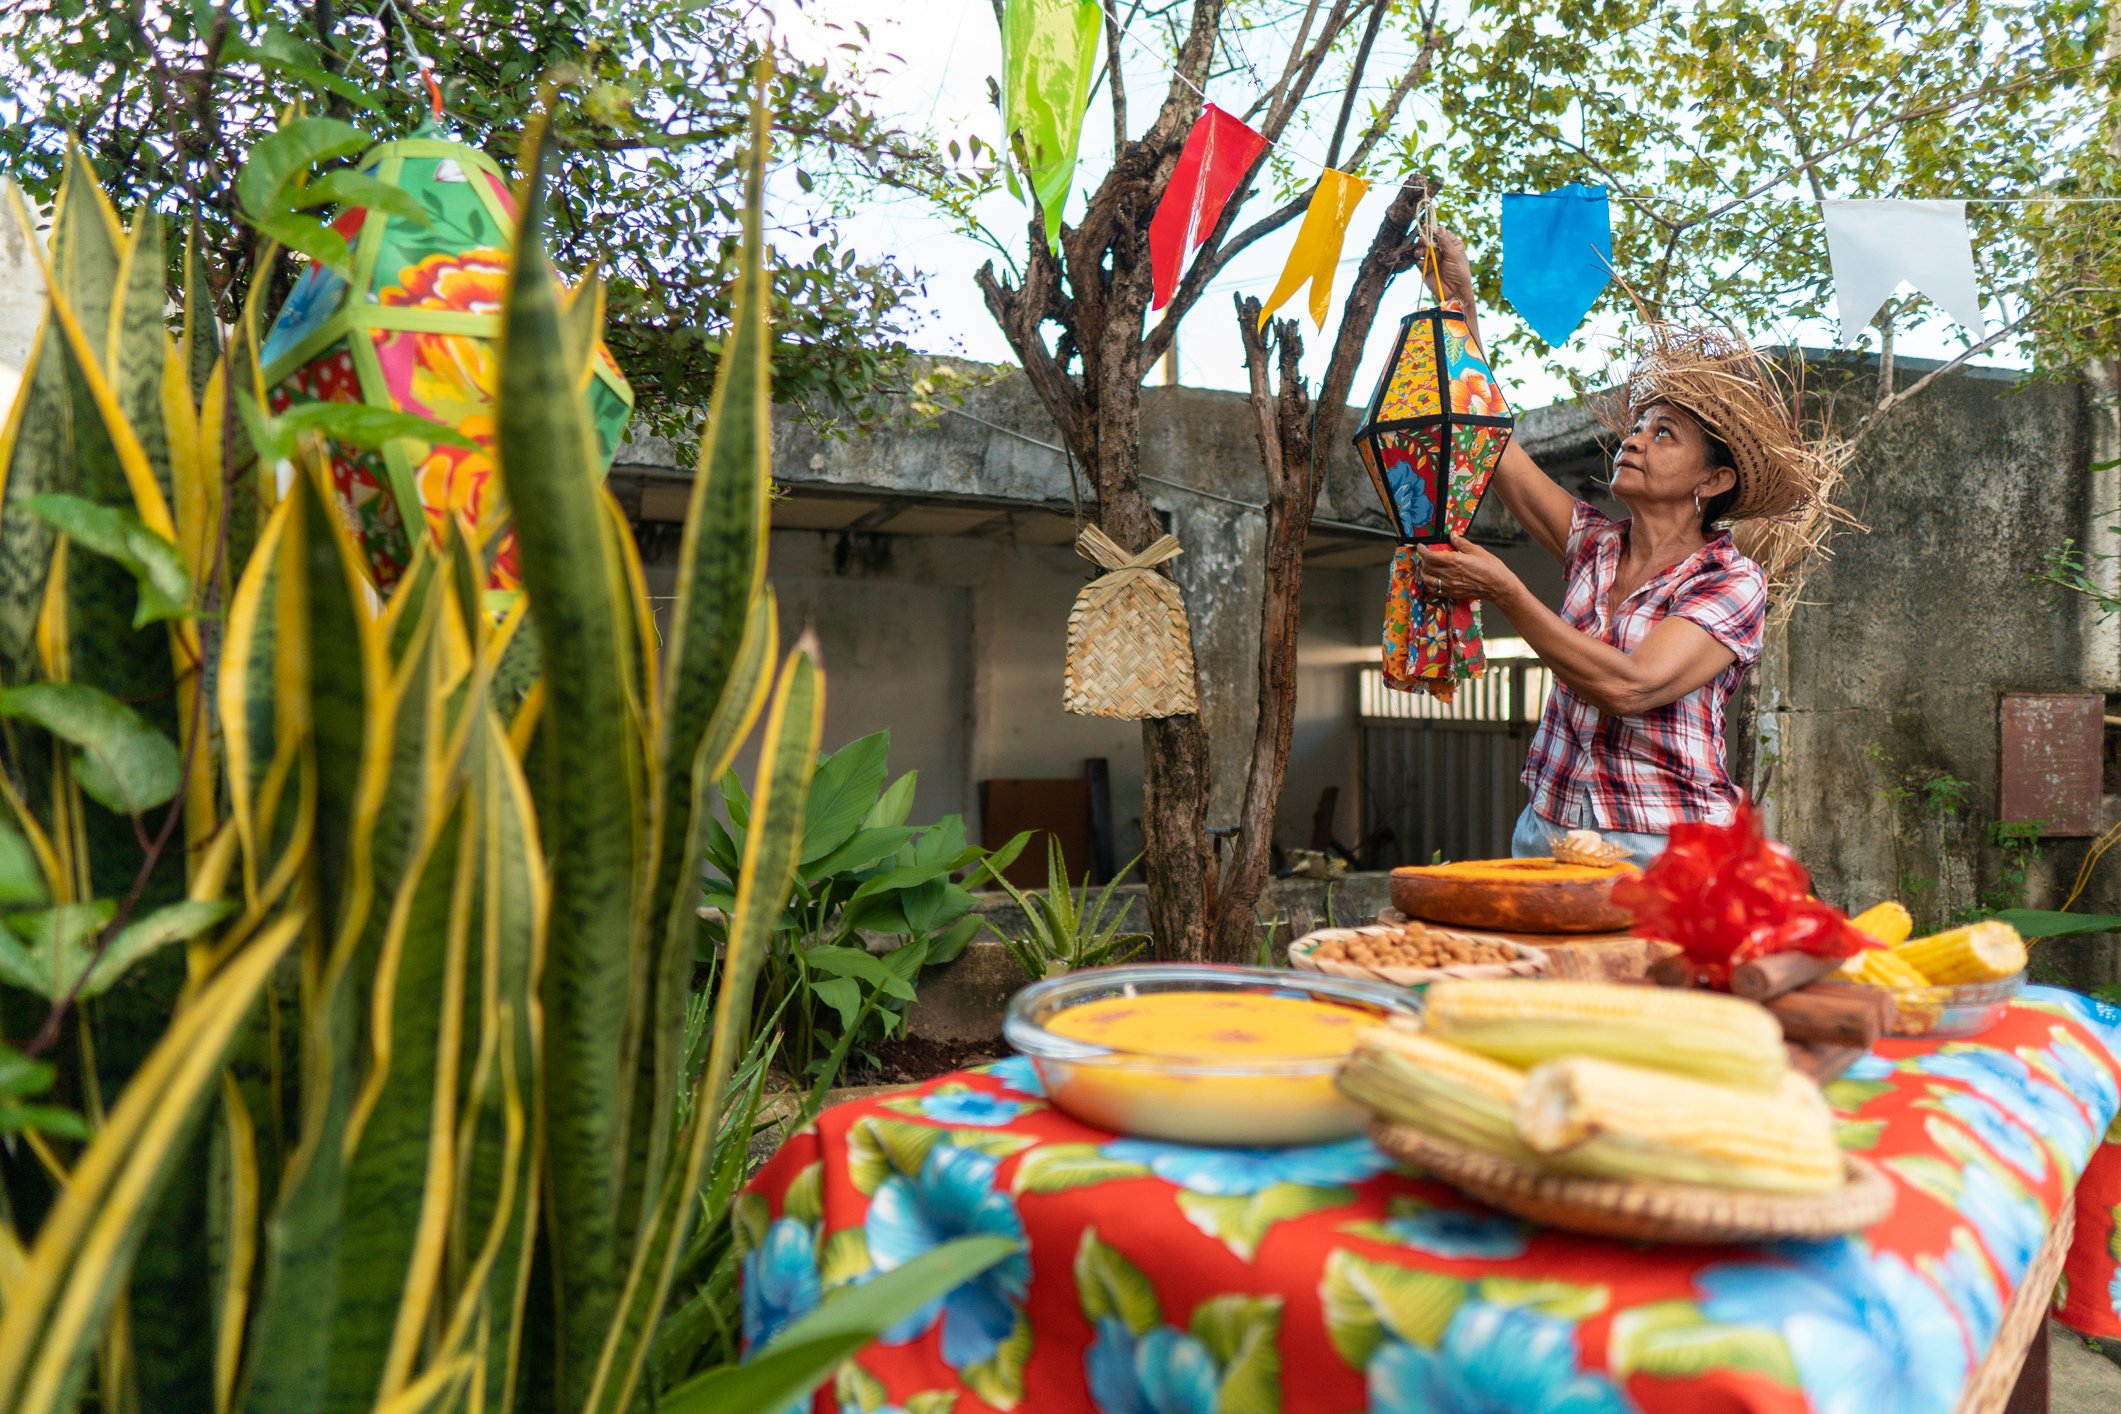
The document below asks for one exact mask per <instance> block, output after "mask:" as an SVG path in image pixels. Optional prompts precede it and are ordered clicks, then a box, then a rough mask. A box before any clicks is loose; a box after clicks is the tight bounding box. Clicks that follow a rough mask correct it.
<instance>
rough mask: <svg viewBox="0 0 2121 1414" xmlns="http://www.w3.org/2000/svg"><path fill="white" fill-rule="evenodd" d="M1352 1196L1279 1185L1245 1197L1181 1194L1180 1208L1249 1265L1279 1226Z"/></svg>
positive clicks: (1342, 1190)
mask: <svg viewBox="0 0 2121 1414" xmlns="http://www.w3.org/2000/svg"><path fill="white" fill-rule="evenodd" d="M1349 1197H1350V1194H1349V1191H1348V1190H1347V1189H1345V1188H1314V1187H1312V1186H1311V1185H1309V1184H1305V1183H1276V1184H1272V1185H1270V1186H1268V1187H1266V1188H1262V1189H1261V1190H1260V1191H1259V1192H1257V1193H1252V1194H1243V1195H1238V1194H1230V1195H1224V1194H1214V1193H1181V1194H1179V1195H1178V1207H1179V1211H1180V1212H1183V1213H1184V1214H1185V1215H1186V1217H1187V1218H1188V1220H1190V1221H1191V1222H1192V1224H1193V1225H1194V1226H1195V1227H1197V1228H1199V1229H1200V1230H1201V1231H1202V1232H1205V1233H1206V1234H1208V1236H1210V1237H1213V1238H1217V1239H1219V1240H1220V1241H1221V1242H1222V1244H1223V1245H1224V1246H1225V1247H1228V1248H1229V1249H1230V1250H1231V1251H1232V1252H1235V1253H1236V1254H1237V1255H1238V1256H1240V1257H1242V1258H1244V1259H1245V1260H1246V1261H1248V1262H1249V1261H1251V1260H1252V1259H1253V1258H1254V1257H1256V1256H1258V1255H1259V1244H1260V1243H1261V1242H1263V1241H1264V1240H1265V1239H1266V1236H1267V1233H1268V1232H1269V1231H1270V1230H1272V1228H1273V1227H1274V1225H1275V1224H1276V1223H1279V1222H1284V1221H1286V1220H1287V1219H1289V1218H1300V1217H1302V1216H1304V1215H1305V1214H1306V1213H1317V1212H1323V1211H1325V1210H1326V1209H1328V1208H1336V1207H1339V1206H1340V1205H1341V1204H1342V1203H1345V1202H1347V1201H1348V1198H1349Z"/></svg>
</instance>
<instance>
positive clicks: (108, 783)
mask: <svg viewBox="0 0 2121 1414" xmlns="http://www.w3.org/2000/svg"><path fill="white" fill-rule="evenodd" d="M0 716H4V717H12V718H14V719H15V720H17V721H24V722H31V723H34V724H35V725H37V726H40V727H42V728H43V729H44V730H46V731H48V732H50V733H51V734H52V735H53V736H55V737H58V738H59V739H60V740H61V741H64V742H67V743H69V744H70V745H72V746H73V747H74V748H75V755H74V780H75V782H76V783H77V784H78V785H79V786H80V787H81V789H82V790H83V791H84V792H86V793H87V795H88V796H89V798H90V799H91V800H94V801H96V802H97V803H98V804H100V805H102V806H104V807H105V808H106V809H110V810H115V811H118V812H120V813H122V814H127V815H138V814H140V813H141V812H143V811H147V810H152V809H154V808H155V807H156V806H158V805H163V804H166V803H167V802H168V801H169V800H170V799H171V797H173V796H175V795H176V793H177V787H178V786H179V785H180V784H181V783H182V780H183V762H182V760H181V758H180V757H179V756H178V754H177V744H176V743H175V742H173V741H171V740H170V739H169V738H168V737H166V736H164V735H163V734H162V733H161V732H159V731H157V730H155V728H154V727H153V726H151V725H150V724H149V723H148V720H147V719H146V718H145V717H143V716H141V715H140V714H139V713H138V712H135V711H134V710H133V709H132V708H130V707H128V706H126V705H125V704H124V703H123V702H120V701H118V700H117V699H116V698H114V697H112V696H111V695H110V694H109V693H107V692H104V691H102V690H100V689H98V688H93V687H89V686H87V685H86V684H83V683H75V682H32V683H24V684H23V685H22V686H21V687H10V688H6V689H0Z"/></svg>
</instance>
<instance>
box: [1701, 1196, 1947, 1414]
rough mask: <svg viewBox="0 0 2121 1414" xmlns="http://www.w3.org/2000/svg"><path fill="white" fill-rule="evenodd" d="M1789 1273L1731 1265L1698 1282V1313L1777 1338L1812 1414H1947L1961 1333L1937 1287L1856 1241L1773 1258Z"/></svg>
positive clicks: (1794, 1247) (1791, 1250) (1791, 1247)
mask: <svg viewBox="0 0 2121 1414" xmlns="http://www.w3.org/2000/svg"><path fill="white" fill-rule="evenodd" d="M1773 1250H1774V1251H1776V1252H1778V1253H1779V1254H1780V1255H1782V1256H1784V1257H1786V1258H1787V1259H1788V1262H1789V1264H1788V1265H1776V1264H1772V1263H1766V1262H1732V1263H1727V1264H1725V1265H1722V1266H1716V1267H1710V1268H1708V1269H1707V1270H1706V1271H1703V1272H1701V1273H1699V1274H1698V1275H1696V1276H1695V1278H1694V1285H1695V1288H1696V1290H1697V1291H1698V1292H1699V1293H1700V1298H1701V1299H1700V1306H1701V1310H1702V1313H1703V1314H1704V1315H1706V1316H1707V1317H1708V1318H1709V1319H1710V1320H1712V1321H1715V1322H1717V1323H1718V1324H1722V1325H1735V1326H1754V1327H1759V1328H1762V1329H1766V1330H1771V1331H1774V1332H1776V1333H1778V1334H1780V1335H1781V1336H1782V1338H1783V1341H1784V1343H1785V1344H1787V1345H1788V1346H1789V1350H1790V1357H1791V1359H1792V1360H1793V1361H1794V1362H1795V1364H1796V1366H1797V1378H1798V1381H1799V1383H1800V1384H1802V1385H1803V1387H1804V1393H1805V1397H1806V1398H1807V1399H1809V1400H1810V1401H1811V1405H1812V1409H1813V1411H1814V1414H1948V1411H1950V1410H1951V1409H1952V1408H1953V1407H1954V1406H1955V1405H1956V1404H1957V1403H1958V1400H1959V1395H1960V1393H1961V1387H1962V1386H1963V1385H1964V1384H1965V1382H1966V1375H1967V1349H1966V1334H1965V1331H1964V1328H1963V1327H1962V1326H1961V1325H1960V1321H1959V1318H1958V1317H1957V1316H1956V1315H1954V1314H1953V1312H1952V1308H1951V1307H1950V1306H1949V1305H1948V1304H1946V1302H1945V1300H1944V1298H1943V1297H1942V1296H1940V1295H1938V1293H1937V1291H1936V1290H1935V1288H1933V1287H1932V1286H1931V1285H1930V1284H1929V1283H1928V1282H1926V1281H1924V1280H1923V1279H1922V1277H1921V1276H1920V1275H1918V1274H1917V1273H1916V1272H1915V1270H1914V1269H1913V1268H1912V1267H1910V1266H1909V1265H1908V1264H1907V1262H1906V1261H1904V1260H1903V1259H1902V1258H1900V1257H1899V1256H1898V1255H1896V1254H1893V1253H1886V1254H1883V1255H1876V1254H1873V1253H1872V1252H1871V1251H1870V1249H1869V1248H1868V1247H1867V1246H1866V1245H1865V1244H1864V1243H1863V1242H1861V1241H1860V1240H1858V1239H1854V1238H1847V1239H1843V1240H1841V1241H1838V1242H1821V1243H1816V1244H1810V1245H1806V1244H1798V1243H1791V1244H1788V1245H1785V1246H1782V1247H1778V1248H1776V1249H1773Z"/></svg>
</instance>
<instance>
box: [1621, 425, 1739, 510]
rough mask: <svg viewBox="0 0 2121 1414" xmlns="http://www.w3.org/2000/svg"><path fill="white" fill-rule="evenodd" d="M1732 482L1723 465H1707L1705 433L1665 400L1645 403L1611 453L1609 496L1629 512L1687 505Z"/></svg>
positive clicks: (1735, 480) (1734, 478) (1732, 474)
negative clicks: (1620, 441)
mask: <svg viewBox="0 0 2121 1414" xmlns="http://www.w3.org/2000/svg"><path fill="white" fill-rule="evenodd" d="M1737 484H1738V475H1737V473H1736V472H1734V471H1732V470H1731V469H1730V468H1729V467H1713V466H1710V465H1709V437H1708V433H1707V432H1705V431H1704V430H1703V429H1702V426H1701V424H1700V423H1699V422H1697V421H1695V420H1694V418H1693V416H1692V415H1691V414H1689V413H1685V412H1682V411H1680V410H1679V409H1678V408H1675V407H1672V406H1670V405H1668V404H1665V403H1650V404H1647V405H1646V406H1644V407H1643V408H1642V409H1641V411H1639V412H1638V413H1636V415H1635V426H1634V428H1633V429H1632V430H1630V431H1629V433H1628V435H1627V438H1626V440H1625V441H1623V442H1622V443H1621V444H1620V450H1619V451H1618V452H1616V453H1614V456H1613V495H1614V498H1615V499H1617V500H1619V501H1621V502H1622V503H1624V504H1625V505H1626V506H1627V507H1628V508H1629V509H1630V510H1635V511H1640V510H1642V509H1643V508H1645V507H1647V506H1653V505H1670V504H1673V503H1676V502H1686V503H1688V504H1692V502H1693V501H1694V499H1695V498H1696V497H1697V496H1698V497H1699V498H1700V499H1701V501H1702V503H1703V504H1707V502H1708V500H1709V498H1711V497H1712V496H1716V495H1718V494H1720V493H1721V492H1723V491H1726V490H1728V489H1730V488H1731V487H1732V486H1735V485H1737Z"/></svg>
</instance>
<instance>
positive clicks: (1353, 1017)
mask: <svg viewBox="0 0 2121 1414" xmlns="http://www.w3.org/2000/svg"><path fill="white" fill-rule="evenodd" d="M1379 1019H1380V1018H1379V1017H1378V1015H1377V1014H1376V1013H1375V1012H1371V1011H1365V1010H1363V1009H1362V1008H1360V1007H1353V1006H1342V1005H1339V1004H1336V1003H1333V1002H1326V1001H1314V1000H1310V999H1307V998H1303V997H1293V996H1277V995H1273V994H1271V993H1266V992H1239V991H1228V990H1218V991H1168V992H1142V993H1139V994H1137V995H1133V996H1127V995H1121V996H1111V997H1101V998H1098V999H1096V1000H1094V1001H1087V1002H1083V1003H1080V1004H1078V1005H1075V1006H1071V1007H1067V1008H1065V1009H1063V1010H1061V1011H1059V1012H1056V1013H1054V1014H1053V1015H1051V1016H1049V1017H1047V1018H1046V1020H1045V1023H1044V1024H1045V1028H1046V1030H1047V1031H1049V1032H1050V1033H1051V1034H1053V1035H1054V1036H1058V1037H1062V1038H1064V1039H1066V1040H1071V1041H1078V1042H1082V1043H1084V1044H1087V1045H1092V1046H1099V1047H1103V1048H1105V1050H1106V1051H1107V1052H1108V1054H1107V1055H1104V1056H1100V1057H1098V1058H1096V1059H1094V1060H1079V1061H1075V1062H1073V1063H1069V1064H1066V1065H1060V1066H1054V1067H1050V1068H1047V1074H1048V1082H1047V1083H1048V1086H1049V1088H1051V1090H1052V1092H1053V1100H1054V1103H1056V1104H1058V1105H1059V1106H1060V1107H1061V1108H1062V1109H1064V1110H1066V1111H1067V1112H1068V1113H1070V1114H1072V1115H1074V1116H1076V1118H1078V1119H1082V1120H1085V1121H1087V1122H1089V1123H1091V1124H1095V1125H1099V1126H1101V1127H1103V1128H1106V1129H1115V1130H1119V1131H1122V1132H1124V1133H1128V1134H1140V1135H1147V1136H1150V1137H1152V1138H1158V1139H1178V1140H1184V1141H1187V1142H1190V1143H1196V1144H1315V1143H1323V1142H1325V1141H1328V1140H1332V1139H1342V1138H1346V1137H1347V1136H1349V1135H1352V1134H1356V1133H1359V1132H1360V1131H1361V1129H1362V1126H1363V1120H1364V1115H1363V1112H1362V1111H1361V1110H1360V1109H1358V1108H1357V1107H1355V1106H1354V1105H1352V1104H1350V1103H1349V1102H1348V1101H1347V1100H1346V1099H1345V1098H1344V1097H1342V1096H1341V1095H1340V1093H1339V1092H1338V1091H1337V1090H1336V1089H1335V1088H1334V1085H1333V1074H1334V1071H1335V1070H1336V1069H1338V1067H1339V1065H1340V1062H1341V1061H1343V1060H1345V1059H1346V1058H1347V1056H1348V1055H1349V1053H1350V1052H1352V1051H1353V1050H1354V1049H1355V1038H1356V1037H1357V1036H1359V1035H1361V1034H1362V1033H1363V1031H1365V1030H1366V1029H1368V1028H1370V1027H1372V1026H1375V1025H1377V1024H1378V1021H1379Z"/></svg>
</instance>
